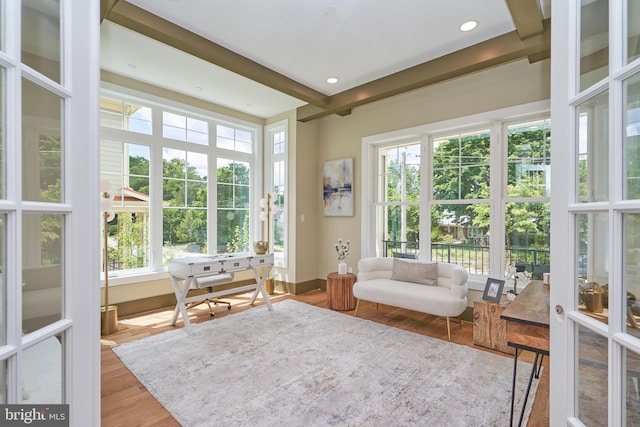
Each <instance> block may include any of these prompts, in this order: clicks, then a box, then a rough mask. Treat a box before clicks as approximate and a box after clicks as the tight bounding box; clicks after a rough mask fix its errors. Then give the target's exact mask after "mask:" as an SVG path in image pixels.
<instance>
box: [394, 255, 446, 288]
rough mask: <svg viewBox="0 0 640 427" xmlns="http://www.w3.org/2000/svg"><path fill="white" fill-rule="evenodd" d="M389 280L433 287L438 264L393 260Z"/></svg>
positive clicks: (435, 282)
mask: <svg viewBox="0 0 640 427" xmlns="http://www.w3.org/2000/svg"><path fill="white" fill-rule="evenodd" d="M391 279H392V280H399V281H401V282H412V283H418V284H420V285H429V286H434V285H436V284H437V280H438V263H437V262H426V261H418V260H411V259H403V258H394V259H393V272H392V274H391Z"/></svg>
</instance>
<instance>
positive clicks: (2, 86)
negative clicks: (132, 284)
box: [0, 0, 100, 426]
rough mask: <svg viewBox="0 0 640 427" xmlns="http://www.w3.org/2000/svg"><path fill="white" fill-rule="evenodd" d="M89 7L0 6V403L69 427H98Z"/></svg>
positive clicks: (54, 0) (56, 1) (46, 2)
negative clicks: (56, 411)
mask: <svg viewBox="0 0 640 427" xmlns="http://www.w3.org/2000/svg"><path fill="white" fill-rule="evenodd" d="M99 7H100V3H99V1H97V0H81V1H73V0H7V1H2V2H1V3H0V30H1V31H0V96H1V101H2V102H1V109H0V380H1V381H2V382H3V384H2V386H1V387H0V404H19V405H50V404H68V405H69V420H70V425H72V426H89V425H99V424H100V406H99V405H100V343H99V339H100V318H99V313H100V300H99V275H100V270H99V267H100V260H99V245H100V240H99V238H100V236H99V229H100V227H99V222H98V221H99V211H98V172H97V171H98V152H99V151H98V149H99V146H98V111H99V109H98V95H99V48H100V40H99V25H100V22H99ZM0 424H2V422H0Z"/></svg>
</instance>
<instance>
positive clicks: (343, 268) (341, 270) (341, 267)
mask: <svg viewBox="0 0 640 427" xmlns="http://www.w3.org/2000/svg"><path fill="white" fill-rule="evenodd" d="M338 274H347V263H346V262H344V261H340V262H339V263H338Z"/></svg>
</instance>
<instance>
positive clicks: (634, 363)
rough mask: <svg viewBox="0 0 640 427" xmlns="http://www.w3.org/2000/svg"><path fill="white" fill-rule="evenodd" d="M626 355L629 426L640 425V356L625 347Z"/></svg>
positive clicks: (626, 393) (626, 400)
mask: <svg viewBox="0 0 640 427" xmlns="http://www.w3.org/2000/svg"><path fill="white" fill-rule="evenodd" d="M622 351H623V352H624V354H625V355H626V361H625V364H626V366H627V370H626V373H627V377H626V381H625V386H624V387H625V393H624V395H626V398H625V407H626V411H625V412H626V418H627V423H626V425H627V426H637V425H640V384H639V382H640V357H639V356H638V355H637V354H636V353H634V352H633V351H631V350H629V349H626V348H624V347H623V349H622Z"/></svg>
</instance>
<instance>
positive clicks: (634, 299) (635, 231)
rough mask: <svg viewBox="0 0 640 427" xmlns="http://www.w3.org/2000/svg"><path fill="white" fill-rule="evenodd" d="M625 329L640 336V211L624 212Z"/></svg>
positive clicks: (623, 314)
mask: <svg viewBox="0 0 640 427" xmlns="http://www.w3.org/2000/svg"><path fill="white" fill-rule="evenodd" d="M623 218H624V222H623V224H624V230H623V233H622V235H623V236H624V237H623V238H624V246H623V262H624V276H623V278H624V282H623V285H624V291H625V296H626V297H625V300H624V305H623V310H624V312H623V313H622V316H623V319H624V320H625V321H624V325H625V326H624V329H623V330H624V331H626V332H627V333H628V334H631V335H633V336H635V337H637V338H640V329H639V328H640V326H639V323H640V300H638V298H639V297H640V213H627V214H624V216H623Z"/></svg>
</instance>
